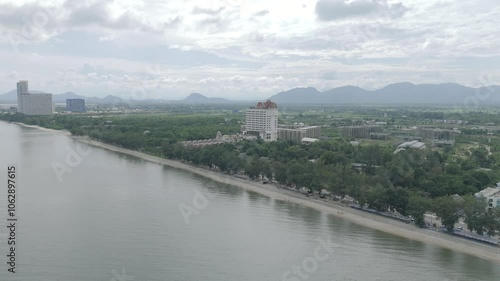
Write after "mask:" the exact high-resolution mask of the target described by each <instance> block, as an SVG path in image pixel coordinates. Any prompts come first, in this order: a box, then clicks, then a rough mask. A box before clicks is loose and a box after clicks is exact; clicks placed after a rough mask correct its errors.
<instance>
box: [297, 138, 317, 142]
mask: <svg viewBox="0 0 500 281" xmlns="http://www.w3.org/2000/svg"><path fill="white" fill-rule="evenodd" d="M301 141H302V142H309V143H313V142H317V141H319V139H313V138H303V139H302V140H301Z"/></svg>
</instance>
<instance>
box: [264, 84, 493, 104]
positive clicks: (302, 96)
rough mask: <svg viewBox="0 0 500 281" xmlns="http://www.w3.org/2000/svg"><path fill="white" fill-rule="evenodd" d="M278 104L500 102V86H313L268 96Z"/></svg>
mask: <svg viewBox="0 0 500 281" xmlns="http://www.w3.org/2000/svg"><path fill="white" fill-rule="evenodd" d="M270 99H271V100H272V101H274V102H277V103H278V104H353V105H362V104H394V105H395V104H401V105H404V104H421V105H432V104H441V105H463V104H464V103H466V104H467V106H473V105H474V103H475V102H476V101H477V102H478V103H479V104H481V103H482V104H483V105H485V104H500V86H488V87H481V88H470V87H466V86H462V85H459V84H452V83H447V84H420V85H415V84H411V83H396V84H390V85H388V86H386V87H384V88H382V89H378V90H374V91H368V90H364V89H361V88H359V87H354V86H345V87H340V88H335V89H331V90H328V91H325V92H320V91H318V90H316V89H315V88H310V87H309V88H295V89H291V90H288V91H285V92H281V93H278V94H276V95H274V96H272V97H271V98H270Z"/></svg>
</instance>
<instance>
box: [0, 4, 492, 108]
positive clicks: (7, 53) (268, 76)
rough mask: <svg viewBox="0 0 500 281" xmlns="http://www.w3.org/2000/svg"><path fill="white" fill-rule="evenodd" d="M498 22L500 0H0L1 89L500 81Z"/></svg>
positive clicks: (220, 92) (166, 94)
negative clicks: (20, 83)
mask: <svg viewBox="0 0 500 281" xmlns="http://www.w3.org/2000/svg"><path fill="white" fill-rule="evenodd" d="M499 26H500V4H499V3H498V0H481V1H458V0H425V1H423V0H419V1H417V0H401V1H391V0H286V1H285V0H280V1H277V0H213V1H211V0H207V1H202V0H197V1H188V0H120V1H112V0H90V1H86V0H66V1H64V0H48V1H45V0H38V1H5V0H0V61H1V64H0V75H1V76H2V78H1V79H0V93H3V92H7V91H9V90H12V89H13V88H15V83H16V81H17V80H20V79H28V80H29V82H30V88H31V89H36V90H44V91H47V92H52V93H56V94H58V93H63V92H67V91H73V92H76V93H79V94H82V95H86V96H105V95H108V94H114V95H118V96H120V97H123V98H128V97H133V98H166V99H176V98H182V97H185V96H187V95H188V94H189V93H191V92H199V93H202V94H205V95H207V96H213V97H215V96H219V97H226V98H230V99H240V100H241V99H255V98H265V97H268V96H270V95H272V94H275V93H277V92H279V91H282V90H287V89H290V88H293V87H301V86H312V87H316V88H317V89H319V90H328V89H331V88H333V87H338V86H344V85H356V86H360V87H363V88H366V89H374V88H379V87H382V86H385V85H387V84H390V83H393V82H402V81H409V82H413V83H442V82H457V83H461V84H464V85H469V86H480V85H485V84H487V85H490V84H500V68H499V67H498V66H499V65H500V36H499V35H500V31H499V30H500V29H499ZM485 77H486V78H485Z"/></svg>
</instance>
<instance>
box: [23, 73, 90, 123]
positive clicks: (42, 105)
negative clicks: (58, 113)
mask: <svg viewBox="0 0 500 281" xmlns="http://www.w3.org/2000/svg"><path fill="white" fill-rule="evenodd" d="M66 111H68V112H85V100H84V99H67V100H66ZM17 112H18V113H22V114H25V115H52V114H54V102H53V100H52V94H49V93H30V91H29V86H28V81H26V80H21V81H19V82H17Z"/></svg>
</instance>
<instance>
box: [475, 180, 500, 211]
mask: <svg viewBox="0 0 500 281" xmlns="http://www.w3.org/2000/svg"><path fill="white" fill-rule="evenodd" d="M474 196H476V198H485V199H486V203H488V208H499V207H500V183H497V186H495V187H487V188H485V189H483V190H481V191H479V192H477V193H476V194H474Z"/></svg>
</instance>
